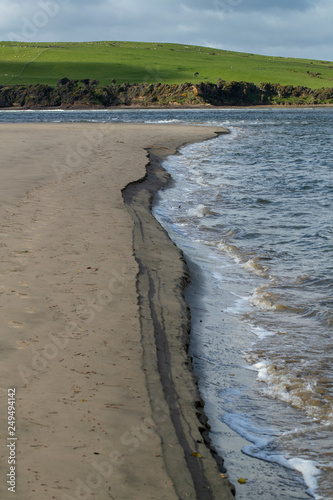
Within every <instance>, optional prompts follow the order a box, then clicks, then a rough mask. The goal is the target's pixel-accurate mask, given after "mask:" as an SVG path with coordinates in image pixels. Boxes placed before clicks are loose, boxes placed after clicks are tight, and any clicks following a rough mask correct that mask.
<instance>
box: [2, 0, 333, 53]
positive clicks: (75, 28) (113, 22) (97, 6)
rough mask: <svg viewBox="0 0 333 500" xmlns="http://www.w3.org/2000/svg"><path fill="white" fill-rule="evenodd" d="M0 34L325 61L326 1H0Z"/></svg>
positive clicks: (332, 7) (328, 43)
mask: <svg viewBox="0 0 333 500" xmlns="http://www.w3.org/2000/svg"><path fill="white" fill-rule="evenodd" d="M0 14H1V15H0V39H3V40H8V39H11V40H13V39H18V40H22V41H92V40H131V41H151V42H152V41H155V42H175V43H186V44H192V45H207V46H211V47H216V48H224V49H229V50H236V51H242V52H252V53H259V54H267V55H275V56H278V55H281V56H291V57H309V58H317V59H331V58H332V54H331V47H332V42H333V35H332V33H331V32H332V29H331V23H332V18H333V3H332V2H331V0H269V1H267V0H180V1H179V0H178V1H177V0H164V1H163V2H157V1H156V0H141V2H138V1H137V0H94V2H92V1H91V0H19V1H18V0H12V1H11V2H8V0H0Z"/></svg>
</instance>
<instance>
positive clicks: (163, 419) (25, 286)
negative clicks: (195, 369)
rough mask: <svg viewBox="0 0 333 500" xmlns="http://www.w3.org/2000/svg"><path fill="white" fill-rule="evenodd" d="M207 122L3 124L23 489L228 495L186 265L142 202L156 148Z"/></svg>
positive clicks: (5, 338) (4, 317)
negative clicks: (194, 337)
mask: <svg viewBox="0 0 333 500" xmlns="http://www.w3.org/2000/svg"><path fill="white" fill-rule="evenodd" d="M216 132H220V133H223V130H222V129H217V128H211V127H194V126H193V127H188V126H180V125H177V126H174V125H172V126H171V125H170V126H169V125H132V124H117V125H113V124H112V125H110V124H17V125H16V124H10V125H8V124H6V125H0V136H1V146H0V148H1V155H0V158H1V166H0V176H1V185H0V206H1V219H0V255H1V259H0V266H1V268H0V318H1V325H2V329H1V348H0V349H1V351H0V356H1V363H0V376H1V386H0V401H1V413H2V418H1V421H0V436H1V463H2V464H3V472H4V473H5V474H7V473H9V468H10V465H9V464H8V463H7V460H8V454H9V452H10V448H9V447H8V446H7V443H8V442H9V443H14V441H13V436H12V437H11V440H8V439H7V438H8V437H9V435H8V428H7V427H8V426H7V421H6V419H5V415H6V408H7V393H8V389H9V388H15V391H16V395H15V396H16V414H15V418H16V428H15V436H14V437H17V438H18V440H17V441H15V446H12V448H13V452H14V455H15V471H13V475H14V476H15V480H16V485H15V488H16V498H18V499H19V500H21V499H22V500H23V499H24V500H25V499H27V500H28V499H34V500H36V499H37V500H38V499H43V500H44V499H53V498H54V499H59V500H65V499H73V498H74V499H76V498H77V499H86V498H96V499H101V500H102V499H103V500H104V499H107V498H110V499H115V500H128V499H131V498H135V499H138V500H141V499H142V500H146V499H150V498H152V499H162V498H163V499H177V498H178V499H183V498H199V499H207V500H208V499H213V498H216V499H232V498H233V495H232V493H231V486H230V483H229V482H228V479H227V474H226V473H225V471H224V470H223V467H222V464H221V461H219V459H218V457H216V456H215V457H214V452H213V451H212V450H211V449H209V446H207V445H209V438H208V431H207V425H206V418H205V415H204V412H203V408H202V402H201V400H200V397H199V394H198V391H197V386H196V381H195V377H194V376H193V373H192V369H191V364H190V359H189V357H188V355H187V352H186V345H187V344H188V342H189V328H190V319H189V311H188V310H187V307H186V304H185V302H184V297H183V292H184V287H185V285H186V281H187V279H188V275H187V269H186V266H185V263H184V261H183V258H182V255H181V253H180V251H179V250H178V249H177V247H175V245H173V243H172V242H171V241H170V240H169V238H168V236H167V234H166V233H165V231H164V230H163V229H162V228H161V226H160V225H159V224H158V223H157V222H156V220H155V219H154V218H153V217H152V215H151V213H150V204H151V200H152V196H153V193H154V192H155V191H156V190H157V189H159V188H160V187H161V186H163V185H164V183H165V182H167V180H168V176H167V174H166V173H165V172H164V171H163V169H161V167H160V164H159V159H160V158H163V157H165V156H167V155H169V154H174V153H175V152H176V150H177V148H179V147H180V146H181V145H182V144H184V143H188V142H195V141H202V140H205V139H208V138H212V137H215V136H216ZM148 153H149V157H148ZM148 163H150V164H149V165H148ZM147 172H148V174H147ZM137 181H140V182H137ZM12 454H13V453H12ZM215 459H217V460H215ZM218 462H220V467H218ZM2 477H4V476H2ZM7 487H9V485H7V484H5V481H4V480H2V482H1V484H0V493H1V498H4V499H7V498H12V496H13V494H12V493H11V492H9V491H8V490H7Z"/></svg>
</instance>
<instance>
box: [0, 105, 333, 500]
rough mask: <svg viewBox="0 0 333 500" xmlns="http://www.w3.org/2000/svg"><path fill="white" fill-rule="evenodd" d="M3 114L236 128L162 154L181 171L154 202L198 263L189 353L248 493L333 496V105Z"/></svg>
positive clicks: (241, 495) (214, 430) (223, 448)
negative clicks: (170, 152)
mask: <svg viewBox="0 0 333 500" xmlns="http://www.w3.org/2000/svg"><path fill="white" fill-rule="evenodd" d="M0 121H5V122H6V121H14V122H21V121H28V122H29V121H30V122H34V121H58V122H62V121H67V122H75V121H95V122H119V121H121V122H146V123H166V122H167V123H172V122H175V123H180V122H182V123H192V124H206V125H214V126H224V127H227V128H228V129H229V130H230V134H229V135H222V136H220V137H218V138H217V139H213V140H209V141H206V142H203V143H200V144H192V145H188V146H185V147H183V148H182V149H181V151H180V154H178V155H175V156H170V157H169V158H168V159H167V160H166V161H165V162H164V167H165V168H166V169H167V170H168V171H169V172H170V173H171V175H172V178H173V180H172V182H171V183H170V185H169V187H168V188H167V189H164V190H163V191H161V192H160V193H159V194H158V196H156V198H155V203H154V208H153V212H154V215H155V216H156V217H157V219H158V220H159V221H160V222H161V224H162V225H163V226H164V227H165V228H166V230H167V231H168V233H169V235H170V237H171V239H172V240H173V241H174V242H175V243H176V244H177V245H178V246H179V247H180V248H181V249H182V250H183V252H184V255H185V258H186V260H187V262H188V265H189V268H190V273H191V279H192V283H191V286H190V287H189V289H188V290H187V294H186V299H187V301H188V303H189V305H190V307H191V313H192V332H191V347H190V354H191V356H192V357H193V363H194V367H195V371H196V374H197V376H198V379H199V388H200V391H201V395H202V397H203V399H204V400H205V403H206V406H205V410H206V413H207V415H208V417H209V423H210V425H211V438H212V441H213V444H214V446H215V447H216V448H217V450H218V451H219V452H220V454H221V456H223V457H224V459H225V465H226V468H227V471H228V474H229V477H230V479H231V480H232V482H234V484H236V498H237V499H239V500H256V499H257V498H263V499H264V500H270V499H272V500H273V499H279V500H280V499H286V500H289V499H306V498H309V496H313V497H315V498H317V499H320V498H322V499H333V369H332V361H333V339H332V335H333V331H332V330H333V329H332V326H333V259H332V257H333V228H332V213H333V210H332V209H333V162H332V156H331V155H332V146H333V140H332V130H333V110H332V109H323V108H319V109H267V108H266V109H219V110H214V109H212V110H188V111H187V110H165V111H159V110H150V111H141V110H135V111H133V110H126V111H79V112H78V111H63V112H62V111H58V112H50V111H42V112H32V111H25V112H23V113H22V112H20V111H14V112H0ZM240 478H242V479H245V480H246V483H245V484H240V483H238V479H240Z"/></svg>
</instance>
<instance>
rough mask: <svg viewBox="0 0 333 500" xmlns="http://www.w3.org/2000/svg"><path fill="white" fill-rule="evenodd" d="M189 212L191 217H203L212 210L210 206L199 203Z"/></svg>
mask: <svg viewBox="0 0 333 500" xmlns="http://www.w3.org/2000/svg"><path fill="white" fill-rule="evenodd" d="M187 213H188V215H189V216H190V217H198V218H202V217H205V215H209V214H210V213H211V210H210V208H209V207H206V205H198V206H197V207H195V208H190V209H189V210H188V211H187Z"/></svg>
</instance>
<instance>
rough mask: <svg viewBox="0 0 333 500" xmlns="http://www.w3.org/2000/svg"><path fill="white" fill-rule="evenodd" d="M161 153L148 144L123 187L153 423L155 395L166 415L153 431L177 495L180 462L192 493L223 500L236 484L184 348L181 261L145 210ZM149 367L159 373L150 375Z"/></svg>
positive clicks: (160, 175)
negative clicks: (140, 174) (145, 156)
mask: <svg viewBox="0 0 333 500" xmlns="http://www.w3.org/2000/svg"><path fill="white" fill-rule="evenodd" d="M162 160H163V158H161V157H159V156H157V155H155V154H154V153H153V152H151V151H149V163H148V165H147V173H146V176H145V177H144V178H143V179H141V180H139V181H137V182H134V183H131V184H129V185H128V186H127V187H126V188H125V189H124V190H123V198H124V201H125V204H126V206H127V208H128V210H129V212H130V214H131V216H132V218H133V221H134V232H133V252H134V255H135V258H136V261H137V263H138V266H139V273H138V276H137V290H138V296H139V306H140V317H141V332H142V333H141V335H142V347H143V368H144V370H145V372H146V375H147V387H148V391H149V394H150V400H151V405H152V409H153V414H154V415H155V420H157V423H158V418H157V417H156V415H157V413H158V410H159V405H158V401H161V400H162V401H166V403H167V405H168V409H169V414H170V417H171V418H170V421H169V420H168V421H167V422H163V425H158V432H159V434H160V436H161V440H162V443H163V451H164V458H165V465H166V468H167V470H168V472H169V474H170V476H171V477H172V480H173V481H174V484H175V489H176V492H177V494H178V495H179V497H180V498H183V493H182V490H183V487H184V486H183V485H184V483H185V481H184V469H187V471H188V473H187V476H188V479H191V482H192V484H193V490H194V491H193V493H194V494H195V496H196V497H197V498H200V499H207V500H208V499H214V498H219V499H221V500H222V499H226V500H228V499H232V498H234V492H235V488H234V486H233V485H232V484H231V483H230V482H229V480H228V478H227V475H226V474H225V472H226V471H225V469H224V468H223V459H222V458H221V457H219V455H218V453H217V452H216V450H215V449H214V448H213V447H212V445H211V442H210V438H209V426H208V423H207V417H206V415H205V412H204V403H203V401H202V399H201V397H200V394H199V389H198V383H197V379H196V376H195V374H194V370H193V366H192V363H191V359H190V357H189V354H188V352H187V351H188V347H189V334H190V323H191V316H190V310H189V308H188V306H187V304H186V302H185V289H186V287H187V285H188V282H189V272H188V267H187V264H186V262H185V259H184V257H183V254H182V252H181V250H180V249H179V248H178V247H177V246H176V245H175V244H174V243H173V242H172V241H171V240H170V238H169V236H168V234H167V232H166V231H165V229H164V228H163V227H162V226H161V225H160V224H159V222H158V221H157V220H156V219H155V217H153V215H152V213H151V208H152V201H153V197H154V194H155V193H156V192H157V191H158V190H159V189H161V188H162V187H164V186H166V184H167V183H168V182H169V181H170V175H169V174H168V173H167V172H166V170H165V169H164V168H163V167H162V165H161V161H162ZM161 254H163V257H162V258H159V255H161ZM152 345H154V346H155V349H152ZM152 372H155V374H154V375H158V377H156V376H154V375H153V376H151V373H152ZM156 372H157V373H156ZM171 438H173V439H174V438H176V442H178V443H179V444H180V447H179V449H178V453H177V452H176V453H175V449H174V448H173V449H172V450H171V449H170V447H168V442H170V439H171ZM193 454H194V455H193ZM212 457H214V459H215V460H212Z"/></svg>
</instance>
